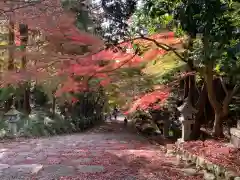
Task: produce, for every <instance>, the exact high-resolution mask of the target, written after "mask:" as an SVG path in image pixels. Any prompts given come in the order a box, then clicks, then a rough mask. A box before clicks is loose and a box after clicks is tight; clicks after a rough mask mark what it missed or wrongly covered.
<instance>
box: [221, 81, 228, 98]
mask: <svg viewBox="0 0 240 180" xmlns="http://www.w3.org/2000/svg"><path fill="white" fill-rule="evenodd" d="M219 79H220V81H221V84H222V87H223V90H224V92H225V93H226V96H227V94H228V90H227V87H226V84H225V83H224V81H223V78H222V77H220V78H219Z"/></svg>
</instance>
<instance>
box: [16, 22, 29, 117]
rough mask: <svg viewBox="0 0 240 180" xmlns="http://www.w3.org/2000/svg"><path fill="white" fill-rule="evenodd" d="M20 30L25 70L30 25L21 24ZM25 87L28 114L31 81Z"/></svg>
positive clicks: (24, 104)
mask: <svg viewBox="0 0 240 180" xmlns="http://www.w3.org/2000/svg"><path fill="white" fill-rule="evenodd" d="M19 32H20V39H21V51H22V53H23V54H22V58H21V69H22V70H25V69H26V65H27V57H26V47H27V43H28V26H27V25H26V24H19ZM23 89H24V99H23V109H24V111H25V112H26V113H27V114H30V112H31V106H30V87H29V83H25V84H24V85H23Z"/></svg>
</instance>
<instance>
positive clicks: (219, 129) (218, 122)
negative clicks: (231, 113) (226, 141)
mask: <svg viewBox="0 0 240 180" xmlns="http://www.w3.org/2000/svg"><path fill="white" fill-rule="evenodd" d="M213 135H214V136H215V137H223V136H224V135H223V114H222V113H221V112H215V118H214V125H213Z"/></svg>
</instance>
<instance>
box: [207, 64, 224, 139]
mask: <svg viewBox="0 0 240 180" xmlns="http://www.w3.org/2000/svg"><path fill="white" fill-rule="evenodd" d="M212 70H213V62H212V61H209V63H208V64H207V66H206V69H205V74H204V76H205V81H206V85H207V92H208V99H209V102H210V104H211V106H212V107H213V109H214V114H215V115H214V125H213V135H214V136H215V137H222V135H223V123H222V118H223V116H224V115H223V109H222V105H221V104H220V103H219V102H218V101H217V98H216V93H215V90H214V88H213V71H212Z"/></svg>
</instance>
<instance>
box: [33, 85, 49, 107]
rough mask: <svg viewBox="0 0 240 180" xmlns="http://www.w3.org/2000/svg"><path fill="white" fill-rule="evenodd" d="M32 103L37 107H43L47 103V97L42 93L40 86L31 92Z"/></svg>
mask: <svg viewBox="0 0 240 180" xmlns="http://www.w3.org/2000/svg"><path fill="white" fill-rule="evenodd" d="M33 97H34V101H35V103H36V104H37V105H40V106H43V105H46V103H47V101H48V96H47V95H46V93H45V92H44V89H43V88H42V87H41V86H36V87H35V88H34V90H33Z"/></svg>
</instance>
